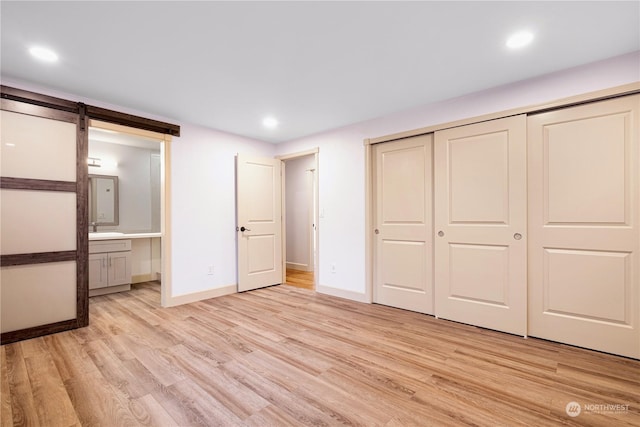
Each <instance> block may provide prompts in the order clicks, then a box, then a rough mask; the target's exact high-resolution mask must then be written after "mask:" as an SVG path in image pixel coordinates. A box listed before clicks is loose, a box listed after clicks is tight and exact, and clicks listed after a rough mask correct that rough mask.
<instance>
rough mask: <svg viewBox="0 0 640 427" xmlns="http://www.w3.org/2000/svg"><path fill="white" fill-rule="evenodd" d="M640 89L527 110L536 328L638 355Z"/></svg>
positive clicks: (541, 333)
mask: <svg viewBox="0 0 640 427" xmlns="http://www.w3.org/2000/svg"><path fill="white" fill-rule="evenodd" d="M639 104H640V96H638V95H635V96H629V97H624V98H618V99H614V100H609V101H603V102H597V103H592V104H588V105H583V106H578V107H572V108H567V109H563V110H558V111H552V112H548V113H543V114H537V115H533V116H531V117H529V119H528V128H529V131H528V133H529V236H530V238H529V256H530V264H529V265H530V270H529V271H530V274H529V334H530V335H532V336H536V337H540V338H546V339H550V340H555V341H561V342H565V343H568V344H574V345H578V346H581V347H587V348H592V349H596V350H602V351H606V352H610V353H616V354H621V355H624V356H630V357H636V358H638V357H640V334H639V330H640V323H639V322H640V319H639V317H640V298H639V292H640V289H639V288H640V286H639V280H640V279H639V274H640V271H639V262H640V258H639V252H640V233H639V224H638V223H639V221H640V218H639V210H640V197H639V186H640V185H639V182H638V181H639V173H640V158H639V155H640V154H639V148H638V138H639V132H640V129H639V126H638V115H639V114H640V107H639Z"/></svg>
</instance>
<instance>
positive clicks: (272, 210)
mask: <svg viewBox="0 0 640 427" xmlns="http://www.w3.org/2000/svg"><path fill="white" fill-rule="evenodd" d="M280 169H281V161H280V160H278V159H270V158H256V157H247V156H244V155H241V154H238V156H237V158H236V174H237V175H236V193H237V194H236V197H237V226H238V231H237V233H238V292H242V291H248V290H251V289H257V288H262V287H265V286H270V285H275V284H279V283H282V282H283V277H282V177H281V173H280Z"/></svg>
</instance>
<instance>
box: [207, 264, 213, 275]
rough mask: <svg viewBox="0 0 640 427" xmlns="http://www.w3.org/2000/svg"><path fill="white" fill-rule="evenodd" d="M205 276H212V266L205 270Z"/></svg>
mask: <svg viewBox="0 0 640 427" xmlns="http://www.w3.org/2000/svg"><path fill="white" fill-rule="evenodd" d="M207 275H208V276H213V265H210V266H209V268H207Z"/></svg>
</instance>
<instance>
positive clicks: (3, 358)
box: [0, 346, 13, 426]
mask: <svg viewBox="0 0 640 427" xmlns="http://www.w3.org/2000/svg"><path fill="white" fill-rule="evenodd" d="M5 351H6V347H4V346H3V347H0V400H1V401H2V406H1V407H0V425H3V426H8V425H12V424H13V410H12V408H11V387H10V385H9V373H8V370H7V355H6V353H5Z"/></svg>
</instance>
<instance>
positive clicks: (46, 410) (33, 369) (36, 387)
mask: <svg viewBox="0 0 640 427" xmlns="http://www.w3.org/2000/svg"><path fill="white" fill-rule="evenodd" d="M24 360H25V365H26V368H27V373H28V375H29V383H30V386H31V390H32V394H33V403H34V405H35V406H36V410H37V413H38V418H39V419H40V423H41V424H42V425H47V424H50V425H60V426H70V425H74V424H76V423H78V422H79V420H78V418H77V416H76V412H75V409H74V407H73V405H72V403H71V400H70V399H69V395H68V394H67V391H66V389H65V387H64V384H63V382H62V378H61V377H60V374H59V373H58V370H57V369H56V365H55V363H54V362H53V359H52V357H51V355H50V354H48V353H41V354H38V355H32V356H29V357H26V358H25V359H24Z"/></svg>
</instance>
